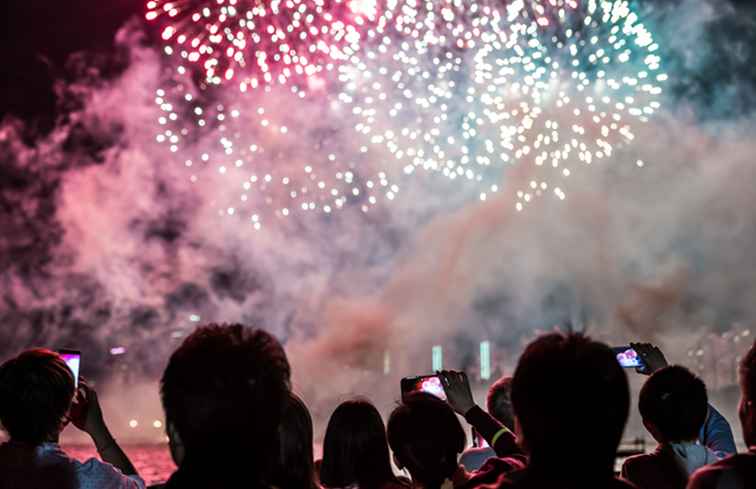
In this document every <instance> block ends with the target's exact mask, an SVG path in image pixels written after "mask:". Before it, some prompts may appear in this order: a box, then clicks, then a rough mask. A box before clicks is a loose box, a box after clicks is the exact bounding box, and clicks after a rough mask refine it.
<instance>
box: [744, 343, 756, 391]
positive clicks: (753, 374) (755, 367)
mask: <svg viewBox="0 0 756 489" xmlns="http://www.w3.org/2000/svg"><path fill="white" fill-rule="evenodd" d="M740 384H741V390H742V391H743V397H744V398H745V399H747V400H749V401H754V402H756V341H754V342H753V346H751V349H750V350H748V353H746V355H745V356H744V357H743V360H741V361H740Z"/></svg>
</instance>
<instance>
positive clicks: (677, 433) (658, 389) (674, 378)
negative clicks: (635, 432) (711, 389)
mask: <svg viewBox="0 0 756 489" xmlns="http://www.w3.org/2000/svg"><path fill="white" fill-rule="evenodd" d="M638 409H639V410H640V413H641V417H642V418H643V424H644V426H645V427H646V429H648V431H649V432H650V433H651V435H653V437H654V438H655V439H656V441H658V442H659V443H680V442H686V441H693V440H696V439H697V438H698V432H699V431H700V430H701V426H703V424H704V422H705V421H706V415H707V413H708V409H709V404H708V400H707V397H706V385H704V383H703V381H702V380H701V379H699V378H698V377H696V376H695V375H693V374H692V373H691V372H690V371H689V370H688V369H686V368H685V367H681V366H677V365H673V366H669V367H664V368H663V369H661V370H657V371H656V372H654V373H653V375H651V377H649V379H648V380H647V381H646V383H645V384H643V387H642V388H641V391H640V396H639V399H638Z"/></svg>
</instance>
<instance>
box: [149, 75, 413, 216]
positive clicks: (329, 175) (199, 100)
mask: <svg viewBox="0 0 756 489" xmlns="http://www.w3.org/2000/svg"><path fill="white" fill-rule="evenodd" d="M223 95H224V92H222V91H221V92H216V91H213V90H212V89H207V88H205V89H197V88H196V87H195V86H194V85H193V84H192V83H191V81H190V80H187V79H186V78H185V77H173V78H172V79H171V80H170V81H169V82H168V83H166V84H164V85H163V86H162V87H161V88H159V89H157V91H156V94H155V103H156V104H157V105H158V106H159V107H160V111H161V115H160V117H159V120H158V125H159V130H158V131H159V132H158V133H157V135H156V140H157V142H158V143H161V144H163V145H165V146H167V147H168V149H169V150H170V152H171V153H173V154H174V155H175V157H176V158H178V159H183V165H184V166H185V167H186V168H187V170H188V178H189V179H190V181H191V182H193V183H196V184H198V185H202V184H203V183H204V182H206V181H207V180H208V179H210V180H214V179H220V180H223V181H224V182H226V183H224V184H223V185H221V186H222V187H225V188H228V192H226V193H225V195H219V196H218V198H217V199H216V201H215V202H213V203H212V205H214V206H215V207H217V211H218V213H219V215H220V216H237V217H239V216H241V218H242V219H243V220H244V221H248V222H249V224H250V225H251V226H253V227H254V229H258V230H259V229H260V228H261V226H262V222H263V221H264V220H269V219H271V218H274V217H278V218H280V217H287V216H289V215H291V214H293V213H301V212H305V213H307V212H318V213H324V214H330V213H332V212H334V211H337V210H339V209H342V208H343V207H345V206H358V207H360V208H361V210H362V211H363V212H368V210H369V208H370V207H372V206H374V205H376V204H377V203H378V202H383V201H384V200H385V199H389V200H391V199H393V198H394V197H395V195H396V193H397V192H398V191H399V188H398V186H397V185H396V184H393V183H391V182H390V177H389V175H387V174H386V173H385V172H383V171H380V170H377V171H375V172H372V169H373V166H374V165H371V164H370V162H369V161H366V158H367V156H368V155H366V154H363V153H362V152H361V151H360V150H359V149H358V148H355V147H351V146H350V144H349V141H350V139H349V138H344V135H343V134H342V133H341V131H340V130H339V129H338V127H337V126H335V125H334V120H337V116H336V114H334V113H333V111H332V108H331V106H330V104H329V103H328V102H327V100H325V99H324V98H317V97H310V98H307V99H305V100H302V99H301V98H300V97H299V96H297V95H295V94H293V93H291V92H290V91H287V90H269V91H268V92H267V93H266V96H265V97H248V96H244V95H235V96H232V97H224V96H223ZM321 102H322V103H321ZM281 107H291V109H290V110H288V111H281V110H280V108H281ZM305 141H306V142H307V143H303V142H305Z"/></svg>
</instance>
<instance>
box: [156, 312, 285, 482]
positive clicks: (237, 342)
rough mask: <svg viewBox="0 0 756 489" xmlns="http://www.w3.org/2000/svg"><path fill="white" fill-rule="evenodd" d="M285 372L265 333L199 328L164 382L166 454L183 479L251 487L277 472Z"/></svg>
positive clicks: (276, 347) (277, 348)
mask: <svg viewBox="0 0 756 489" xmlns="http://www.w3.org/2000/svg"><path fill="white" fill-rule="evenodd" d="M289 377H290V368H289V362H288V360H287V358H286V354H285V353H284V351H283V348H281V345H280V343H279V342H278V341H277V340H276V339H275V338H273V337H272V336H271V335H270V334H268V333H266V332H265V331H262V330H259V329H253V328H248V327H245V326H243V325H241V324H232V325H217V324H210V325H206V326H202V327H200V328H197V330H196V331H194V332H193V333H192V334H191V335H189V336H188V337H187V338H186V339H185V340H184V342H183V343H182V344H181V346H180V347H179V348H178V349H177V350H176V351H175V352H173V354H172V355H171V358H170V360H169V361H168V366H167V367H166V369H165V372H164V373H163V378H162V381H161V395H162V401H163V408H164V409H165V415H166V421H167V428H168V436H169V439H170V443H171V451H172V454H173V456H174V459H175V460H176V463H177V465H179V468H180V469H181V470H180V472H182V473H189V472H191V473H192V474H193V477H194V478H195V480H199V479H202V478H203V477H206V478H211V479H212V480H214V481H216V483H218V484H220V483H222V481H223V480H224V478H225V479H227V480H228V481H231V480H234V478H237V477H238V475H239V473H240V472H241V473H243V474H244V476H245V478H246V480H248V481H250V482H251V483H254V482H255V481H259V480H261V479H262V478H263V477H265V476H266V475H267V474H265V473H264V471H265V470H267V469H269V468H270V467H271V466H272V465H274V459H275V456H276V453H277V452H278V450H277V445H278V431H277V430H278V424H279V422H280V419H281V414H282V412H283V410H284V407H285V404H286V400H287V396H288V394H289Z"/></svg>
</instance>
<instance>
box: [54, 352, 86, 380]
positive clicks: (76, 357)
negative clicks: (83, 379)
mask: <svg viewBox="0 0 756 489" xmlns="http://www.w3.org/2000/svg"><path fill="white" fill-rule="evenodd" d="M58 354H59V355H60V356H61V358H63V361H64V362H66V365H68V368H70V369H71V372H72V373H73V376H74V385H75V386H76V387H77V388H78V387H79V367H80V366H81V352H80V351H78V350H58Z"/></svg>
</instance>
